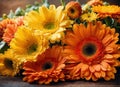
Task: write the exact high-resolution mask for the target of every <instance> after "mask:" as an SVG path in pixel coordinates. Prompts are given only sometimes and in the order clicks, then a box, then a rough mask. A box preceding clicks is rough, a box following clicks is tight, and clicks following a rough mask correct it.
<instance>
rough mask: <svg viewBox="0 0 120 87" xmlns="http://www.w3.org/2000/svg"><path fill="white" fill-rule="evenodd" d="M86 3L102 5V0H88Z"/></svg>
mask: <svg viewBox="0 0 120 87" xmlns="http://www.w3.org/2000/svg"><path fill="white" fill-rule="evenodd" d="M87 4H88V5H90V6H97V5H103V1H102V0H90V1H88V2H87Z"/></svg>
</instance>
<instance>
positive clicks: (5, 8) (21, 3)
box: [0, 0, 120, 16]
mask: <svg viewBox="0 0 120 87" xmlns="http://www.w3.org/2000/svg"><path fill="white" fill-rule="evenodd" d="M35 1H38V2H41V0H0V16H2V14H3V13H6V14H8V13H9V11H10V10H13V11H15V9H16V8H17V7H22V8H25V6H26V4H33V3H34V2H35ZM48 1H49V2H50V4H56V5H57V6H58V5H60V0H48ZM65 1H66V2H68V1H72V0H65ZM74 1H75V0H74ZM87 1H88V0H80V3H81V4H83V3H85V2H87ZM103 1H108V2H110V3H111V4H118V5H120V0H103Z"/></svg>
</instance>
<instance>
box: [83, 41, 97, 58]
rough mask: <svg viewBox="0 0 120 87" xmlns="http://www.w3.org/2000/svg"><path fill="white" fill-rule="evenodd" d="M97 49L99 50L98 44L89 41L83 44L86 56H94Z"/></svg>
mask: <svg viewBox="0 0 120 87" xmlns="http://www.w3.org/2000/svg"><path fill="white" fill-rule="evenodd" d="M96 50H97V48H96V45H94V44H92V43H88V44H85V45H84V46H83V49H82V52H83V54H84V55H86V56H92V55H94V54H95V53H96Z"/></svg>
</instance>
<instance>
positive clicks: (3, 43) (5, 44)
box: [0, 41, 9, 53]
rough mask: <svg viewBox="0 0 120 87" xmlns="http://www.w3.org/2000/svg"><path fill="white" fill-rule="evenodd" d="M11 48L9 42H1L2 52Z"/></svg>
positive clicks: (0, 50)
mask: <svg viewBox="0 0 120 87" xmlns="http://www.w3.org/2000/svg"><path fill="white" fill-rule="evenodd" d="M8 48H9V46H8V44H7V43H5V42H4V41H1V42H0V53H4V51H6V50H7V49H8Z"/></svg>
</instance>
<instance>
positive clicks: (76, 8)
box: [65, 1, 82, 19]
mask: <svg viewBox="0 0 120 87" xmlns="http://www.w3.org/2000/svg"><path fill="white" fill-rule="evenodd" d="M65 9H66V11H67V15H68V16H69V17H70V18H71V19H75V18H79V17H80V15H81V12H82V9H81V5H80V3H79V2H76V1H71V2H69V3H68V4H67V5H66V7H65Z"/></svg>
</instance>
